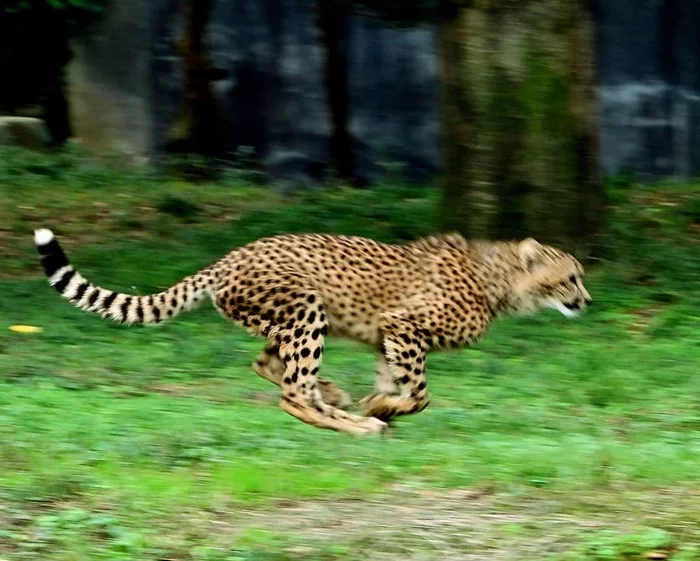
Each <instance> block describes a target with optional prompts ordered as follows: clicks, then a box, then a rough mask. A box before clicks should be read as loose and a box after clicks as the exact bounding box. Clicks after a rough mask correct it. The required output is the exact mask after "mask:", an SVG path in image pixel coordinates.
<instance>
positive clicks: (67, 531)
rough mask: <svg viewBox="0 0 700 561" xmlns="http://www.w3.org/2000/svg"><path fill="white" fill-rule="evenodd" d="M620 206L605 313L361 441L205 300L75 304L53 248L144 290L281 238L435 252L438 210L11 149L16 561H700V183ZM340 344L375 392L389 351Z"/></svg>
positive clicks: (6, 474)
mask: <svg viewBox="0 0 700 561" xmlns="http://www.w3.org/2000/svg"><path fill="white" fill-rule="evenodd" d="M10 156H11V157H10ZM611 197H612V207H613V208H612V220H613V227H612V229H611V233H610V239H609V243H608V245H609V247H610V248H611V251H610V254H609V256H608V257H607V259H606V260H605V261H602V262H600V263H599V264H598V265H597V266H596V267H594V268H593V270H592V273H591V275H590V278H589V280H588V282H587V284H588V285H589V289H590V291H591V293H592V294H593V297H594V299H595V300H596V305H595V306H594V308H593V309H592V310H591V312H590V313H589V314H587V315H586V316H585V317H583V318H581V319H580V320H578V321H570V320H566V319H565V318H563V317H561V316H558V315H556V314H555V313H554V312H551V313H550V312H544V313H542V314H541V315H539V316H537V317H533V318H519V319H514V318H512V319H506V320H503V321H501V322H499V323H498V324H497V325H496V326H494V328H493V330H492V332H491V333H490V334H489V336H487V338H486V339H485V340H484V341H483V343H481V344H480V345H479V346H478V347H475V348H474V349H470V350H468V351H460V352H454V353H447V354H438V355H434V356H431V360H430V385H431V389H432V394H433V403H432V404H431V406H430V408H429V409H428V410H426V411H425V412H424V413H422V414H420V415H417V416H415V417H413V418H407V419H404V420H401V421H400V422H398V423H397V424H396V428H395V429H394V431H393V433H392V434H390V435H389V436H388V437H386V438H382V439H353V438H350V437H347V436H344V435H339V434H335V433H331V432H326V431H320V430H317V429H314V428H311V427H308V426H306V425H303V424H302V423H300V422H298V421H296V420H294V419H293V418H291V417H289V416H287V415H285V414H284V413H282V412H281V411H280V410H279V409H278V408H277V400H278V394H277V392H276V389H275V388H274V387H273V386H271V385H270V384H269V383H267V382H265V381H264V380H261V379H260V378H258V377H257V376H255V375H254V374H253V373H252V372H251V371H250V368H249V364H250V362H251V361H252V360H253V358H254V356H255V354H256V353H257V352H258V350H259V349H260V348H261V346H262V342H261V341H259V340H254V339H252V338H250V337H249V336H247V335H246V334H245V333H244V332H242V331H241V330H239V329H238V328H235V327H233V326H231V325H229V324H227V323H226V322H224V321H223V320H222V319H221V318H220V317H219V316H218V314H216V313H215V312H214V311H213V310H212V309H211V308H209V307H208V306H204V307H203V308H202V309H200V310H198V311H196V312H194V313H191V314H188V315H183V316H181V317H180V318H179V319H178V320H177V321H175V322H173V323H171V324H168V325H164V326H159V327H156V328H137V327H132V328H124V327H120V326H116V325H112V324H109V323H107V322H105V321H103V320H100V319H98V318H95V317H88V316H86V315H84V314H82V313H81V312H79V311H77V310H75V309H73V308H72V307H71V306H70V305H69V304H68V303H66V302H65V301H62V300H61V299H60V298H58V296H57V295H56V294H55V293H54V292H53V291H52V290H50V289H49V287H48V286H47V285H46V282H45V280H44V279H43V278H42V277H41V275H40V274H39V270H38V267H37V265H36V259H35V256H34V248H33V246H32V240H31V230H32V229H33V228H34V227H37V226H47V227H51V228H53V229H54V230H55V231H56V232H57V233H59V234H60V235H61V236H62V241H63V243H64V246H65V247H66V249H67V250H68V251H69V253H70V255H71V257H72V259H73V261H74V263H75V264H76V265H77V266H78V267H79V268H80V270H81V271H82V272H83V273H84V274H86V276H88V277H89V278H91V279H92V280H94V281H96V282H98V283H100V284H102V285H103V286H106V287H109V288H114V289H123V290H129V291H132V292H137V293H148V292H150V291H153V290H157V289H160V288H162V287H164V286H168V285H170V284H172V283H173V282H174V281H176V280H178V279H179V278H180V277H181V276H183V275H186V274H189V273H191V272H193V271H194V270H196V269H198V268H199V267H201V266H204V265H206V264H208V263H209V262H211V261H212V260H214V259H216V258H217V257H219V256H220V255H221V254H223V253H224V252H226V251H227V250H228V249H230V248H231V247H233V246H235V245H238V244H242V243H245V242H246V241H250V240H252V239H254V238H256V237H259V236H261V235H265V234H271V233H276V232H283V231H310V230H317V231H318V230H325V231H331V232H343V233H357V234H364V235H371V236H373V237H376V238H379V239H383V240H401V239H407V238H411V237H414V236H417V235H421V234H425V233H428V232H430V231H432V230H433V229H434V208H435V200H434V195H426V194H425V193H424V192H422V191H420V190H417V189H413V188H410V187H406V186H398V185H393V186H387V187H384V188H381V189H376V190H372V191H362V192H356V191H353V192H347V191H344V190H336V191H332V192H324V193H319V192H313V193H309V194H306V195H303V196H297V197H293V198H287V199H282V198H280V197H279V196H278V195H276V194H275V193H274V192H272V191H270V190H264V189H261V188H258V187H255V186H252V185H250V184H247V183H245V182H244V181H242V179H241V178H240V177H230V178H227V179H225V180H222V181H221V182H220V183H218V184H216V185H199V186H195V185H188V184H180V183H177V182H173V181H166V180H160V179H156V178H153V177H149V176H148V175H146V174H145V173H138V172H135V171H133V170H120V169H119V168H118V165H117V164H116V163H114V162H112V163H109V164H104V163H97V162H91V161H88V160H85V159H82V158H76V157H74V156H70V155H65V156H58V157H52V158H42V159H37V158H35V157H33V156H31V155H27V154H25V153H20V152H17V153H12V154H11V155H8V154H3V155H2V157H0V200H2V201H3V204H2V205H0V253H1V254H2V257H3V259H2V263H3V265H2V268H1V270H0V559H18V560H19V559H27V560H29V559H31V560H34V559H43V560H51V561H53V560H55V561H59V560H60V561H64V560H65V561H68V560H71V561H73V560H76V561H77V560H93V559H120V560H121V559H129V560H131V559H134V560H149V561H156V560H196V561H205V560H207V561H233V560H261V561H273V560H274V561H289V560H301V559H304V560H312V561H321V560H324V561H336V560H337V561H340V560H351V561H354V560H357V561H360V560H364V559H389V560H403V559H411V560H428V559H430V560H432V559H436V560H437V559H440V560H445V559H516V558H517V559H552V560H554V559H556V560H570V561H574V560H584V559H595V560H604V559H606V560H615V559H620V560H622V559H637V558H639V559H642V558H654V557H653V556H654V555H656V556H657V557H656V558H659V559H661V558H666V557H669V556H671V557H672V558H673V559H685V560H688V559H700V470H699V469H698V468H699V467H700V377H698V375H697V374H698V367H699V366H700V314H699V313H698V310H699V309H700V291H699V290H698V288H699V285H698V280H700V235H699V232H700V227H699V226H698V224H699V223H700V205H699V204H698V201H699V200H700V186H698V185H683V186H657V187H654V188H642V187H638V186H631V185H611ZM15 324H29V325H36V326H40V327H42V328H43V331H42V332H41V333H38V334H31V335H27V334H18V333H15V332H11V331H10V330H9V329H8V328H9V327H10V326H11V325H15ZM327 347H328V353H327V355H326V357H327V358H326V359H325V361H324V370H325V372H326V374H327V375H328V376H329V377H330V378H332V379H334V380H335V381H337V382H339V384H340V385H341V386H342V387H344V388H346V389H347V390H349V391H350V392H351V393H352V395H353V396H354V397H355V398H359V397H361V396H362V395H364V394H365V393H367V392H368V391H369V390H370V388H371V385H372V371H373V360H374V359H373V356H372V355H371V353H370V352H368V350H367V349H365V348H363V347H360V346H357V345H355V344H352V343H349V342H343V341H335V340H331V341H330V342H329V344H328V346H327Z"/></svg>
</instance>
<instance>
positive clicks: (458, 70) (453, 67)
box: [438, 8, 475, 236]
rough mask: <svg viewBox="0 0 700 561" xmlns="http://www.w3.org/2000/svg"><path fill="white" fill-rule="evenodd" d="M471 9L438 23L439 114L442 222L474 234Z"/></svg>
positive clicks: (454, 229)
mask: <svg viewBox="0 0 700 561" xmlns="http://www.w3.org/2000/svg"><path fill="white" fill-rule="evenodd" d="M468 23H469V17H468V10H467V9H463V8H460V9H455V11H454V13H453V14H446V16H445V17H444V18H443V19H442V21H441V23H440V24H439V26H438V40H439V44H440V51H439V53H440V65H441V68H440V71H441V80H440V86H441V92H440V109H441V111H442V114H441V115H440V126H441V129H442V130H441V134H440V137H441V139H440V140H441V145H440V150H441V153H442V178H441V180H442V185H441V188H442V200H441V204H440V216H439V220H440V226H441V228H442V229H443V230H446V231H457V232H461V233H462V234H464V235H466V236H469V235H471V234H472V230H473V228H472V227H471V219H472V217H473V215H474V207H475V204H474V202H475V201H474V199H475V197H474V193H473V191H474V182H473V177H472V174H471V167H470V164H471V156H472V134H473V132H472V131H473V122H472V116H473V107H472V99H471V92H470V90H469V88H468V87H467V82H466V74H467V62H468V60H467V52H468V50H467V33H468Z"/></svg>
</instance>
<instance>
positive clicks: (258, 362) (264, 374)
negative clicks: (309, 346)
mask: <svg viewBox="0 0 700 561" xmlns="http://www.w3.org/2000/svg"><path fill="white" fill-rule="evenodd" d="M284 370H285V367H284V362H282V359H281V358H280V356H279V345H277V344H276V343H268V344H267V345H265V349H264V350H263V352H262V353H260V355H258V358H257V359H255V362H254V363H253V371H254V372H255V373H256V374H257V375H258V376H260V377H261V378H265V380H268V381H269V382H272V383H273V384H275V385H276V386H281V385H282V377H283V375H284ZM316 384H317V386H318V389H319V391H320V392H321V397H322V398H323V401H324V402H325V403H327V404H328V405H331V406H333V407H337V408H338V409H347V408H348V407H349V406H350V404H351V403H352V399H351V398H350V396H349V395H348V393H347V392H345V391H343V390H341V389H340V388H339V387H338V386H336V385H335V384H334V383H333V382H331V381H330V380H325V379H323V378H321V377H317V379H316Z"/></svg>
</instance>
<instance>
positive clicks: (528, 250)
mask: <svg viewBox="0 0 700 561" xmlns="http://www.w3.org/2000/svg"><path fill="white" fill-rule="evenodd" d="M541 251H542V246H541V245H540V243H539V242H538V241H537V240H536V239H534V238H526V239H524V240H523V241H521V242H520V245H519V246H518V252H519V253H520V259H522V263H523V266H524V267H525V268H526V269H527V270H528V271H530V270H532V268H533V266H534V265H535V264H536V263H537V260H538V258H539V256H540V255H541Z"/></svg>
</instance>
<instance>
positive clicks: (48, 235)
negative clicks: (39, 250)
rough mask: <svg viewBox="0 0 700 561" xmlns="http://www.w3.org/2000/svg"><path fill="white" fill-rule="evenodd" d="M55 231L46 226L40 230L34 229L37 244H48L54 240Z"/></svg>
mask: <svg viewBox="0 0 700 561" xmlns="http://www.w3.org/2000/svg"><path fill="white" fill-rule="evenodd" d="M53 237H54V236H53V232H52V231H51V230H48V229H46V228H41V229H40V230H34V242H35V243H36V245H46V244H47V243H50V242H51V240H53Z"/></svg>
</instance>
